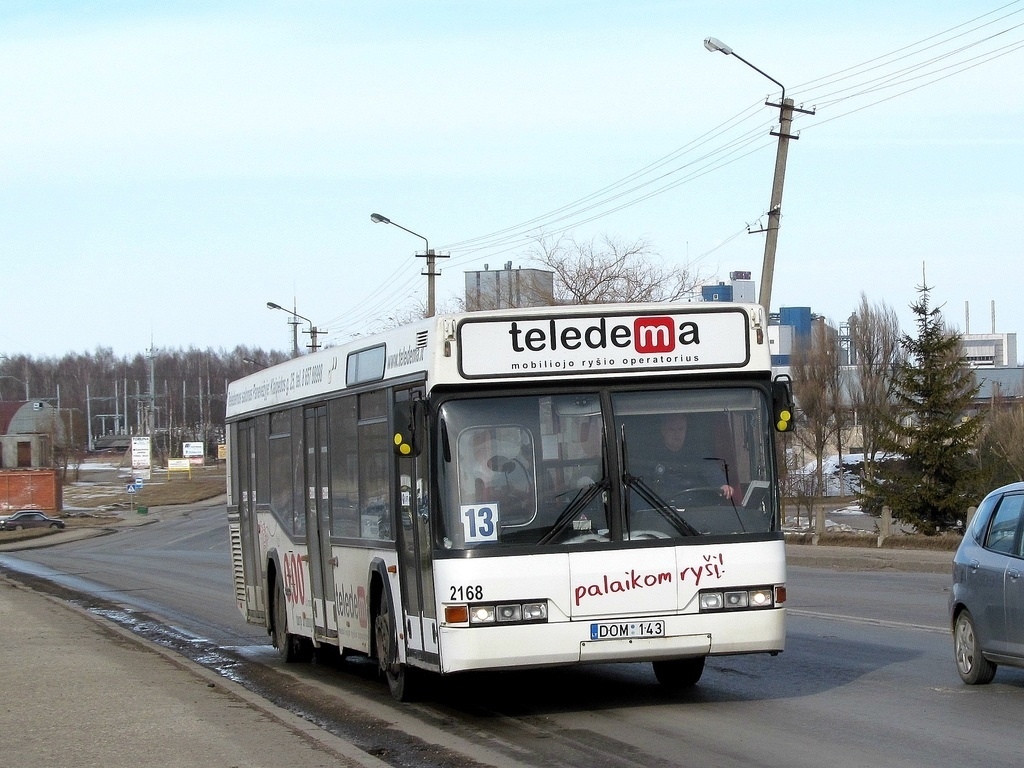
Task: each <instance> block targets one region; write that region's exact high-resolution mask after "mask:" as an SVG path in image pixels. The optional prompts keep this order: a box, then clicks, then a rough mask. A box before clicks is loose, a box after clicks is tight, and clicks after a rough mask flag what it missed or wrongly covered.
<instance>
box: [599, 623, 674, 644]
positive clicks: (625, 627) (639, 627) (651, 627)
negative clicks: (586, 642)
mask: <svg viewBox="0 0 1024 768" xmlns="http://www.w3.org/2000/svg"><path fill="white" fill-rule="evenodd" d="M664 636H665V622H664V621H598V622H594V623H593V624H591V625H590V639H591V640H622V639H631V638H634V637H664Z"/></svg>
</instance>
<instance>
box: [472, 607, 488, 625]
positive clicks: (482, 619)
mask: <svg viewBox="0 0 1024 768" xmlns="http://www.w3.org/2000/svg"><path fill="white" fill-rule="evenodd" d="M469 623H470V624H493V623H494V606H493V605H474V606H473V607H472V608H470V610H469Z"/></svg>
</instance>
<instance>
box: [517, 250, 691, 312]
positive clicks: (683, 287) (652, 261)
mask: <svg viewBox="0 0 1024 768" xmlns="http://www.w3.org/2000/svg"><path fill="white" fill-rule="evenodd" d="M658 258H659V257H658V255H657V254H656V253H655V252H654V249H653V247H652V246H651V244H650V242H648V241H647V240H645V239H643V238H641V239H638V240H634V241H632V242H626V241H622V240H617V239H614V238H612V237H609V236H608V235H603V236H601V237H600V238H594V239H591V240H585V241H578V240H576V239H575V238H573V237H571V236H568V235H563V236H562V237H559V238H557V239H551V238H541V239H540V240H538V242H537V244H536V246H535V247H534V248H533V250H532V252H531V261H533V262H534V263H536V264H539V265H540V266H542V267H544V268H546V269H550V270H551V271H552V272H554V273H555V303H556V304H607V303H609V302H615V301H626V302H640V301H677V300H679V299H682V298H684V297H686V296H690V295H692V294H693V293H694V291H695V290H696V289H697V288H698V287H699V286H700V285H701V283H702V282H704V280H705V277H704V276H703V275H701V274H700V273H699V271H696V270H693V269H691V267H690V266H689V265H683V266H676V267H669V266H663V265H659V264H658V263H657V259H658Z"/></svg>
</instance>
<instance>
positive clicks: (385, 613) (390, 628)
mask: <svg viewBox="0 0 1024 768" xmlns="http://www.w3.org/2000/svg"><path fill="white" fill-rule="evenodd" d="M373 634H374V639H375V642H376V646H377V665H378V666H379V668H380V672H381V674H382V675H383V676H384V679H385V680H387V681H388V688H389V689H390V690H391V695H392V696H393V697H394V698H395V699H397V700H398V701H412V700H413V699H414V698H415V693H416V687H417V686H416V683H417V671H418V670H415V669H411V668H409V667H408V666H406V665H405V664H402V663H401V662H400V661H399V660H398V626H397V624H396V623H395V614H394V613H393V612H392V610H391V601H390V600H388V596H387V594H386V593H385V592H384V591H383V590H381V593H380V605H379V606H378V608H377V616H376V618H375V619H374V627H373Z"/></svg>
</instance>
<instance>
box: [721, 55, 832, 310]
mask: <svg viewBox="0 0 1024 768" xmlns="http://www.w3.org/2000/svg"><path fill="white" fill-rule="evenodd" d="M704 47H705V48H707V49H708V50H709V51H712V52H714V51H718V52H720V53H724V54H725V55H726V56H735V57H736V58H737V59H739V60H740V61H742V62H743V63H744V64H746V65H747V66H748V67H750V68H751V69H752V70H754V71H755V72H758V73H759V74H762V75H764V76H765V77H767V78H768V79H769V80H771V81H772V82H773V83H775V84H776V85H777V86H779V88H781V89H782V99H781V101H780V103H779V104H772V103H771V102H769V101H766V102H765V104H766V105H767V106H769V107H778V108H779V130H778V131H772V132H771V135H772V136H778V137H779V149H778V152H777V153H776V155H775V177H774V180H773V182H772V200H771V204H770V205H769V207H768V227H767V229H765V230H762V231H764V232H766V237H765V241H764V263H763V264H762V265H761V295H760V296H759V298H758V302H759V303H760V304H761V306H762V307H764V311H765V314H768V312H769V311H770V307H771V303H772V277H773V276H774V274H775V250H776V248H777V246H778V242H779V220H780V219H781V217H782V187H783V184H784V183H785V180H786V158H787V157H788V155H789V140H790V139H799V138H800V137H799V136H796V135H793V134H790V132H789V131H790V126H792V124H793V113H794V112H801V113H803V114H805V115H813V114H814V110H807V109H796V108H794V106H793V100H792V99H787V98H786V86H784V85H783V84H782V83H780V82H779V81H778V80H776V79H775V78H774V77H772V76H771V75H769V74H768V73H767V72H765V71H764V70H761V69H758V68H757V67H755V66H754V65H753V64H751V63H750V62H749V61H747V60H746V59H744V58H743V57H742V56H740V55H739V54H738V53H736V51H734V50H733V49H732V48H730V47H729V46H728V45H726V44H725V43H723V42H722V41H721V40H718V39H717V38H714V37H708V38H706V39H705V40H704Z"/></svg>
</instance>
